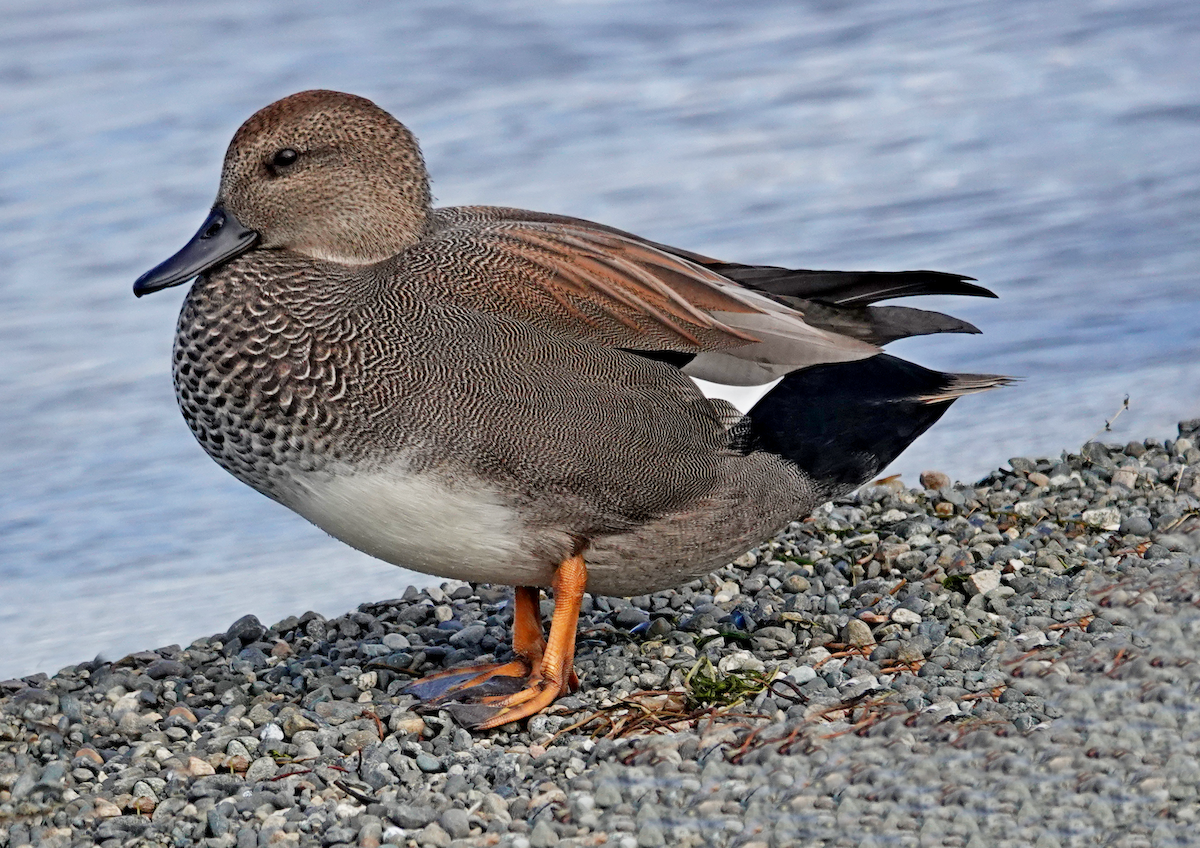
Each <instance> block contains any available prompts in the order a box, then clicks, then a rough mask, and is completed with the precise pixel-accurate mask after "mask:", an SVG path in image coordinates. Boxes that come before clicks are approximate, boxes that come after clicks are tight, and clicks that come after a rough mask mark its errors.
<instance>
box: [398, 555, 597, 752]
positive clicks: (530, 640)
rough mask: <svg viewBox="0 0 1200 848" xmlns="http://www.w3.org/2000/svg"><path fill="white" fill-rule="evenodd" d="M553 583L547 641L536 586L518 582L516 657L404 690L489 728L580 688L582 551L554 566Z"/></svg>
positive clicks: (465, 721)
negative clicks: (577, 642) (578, 643)
mask: <svg viewBox="0 0 1200 848" xmlns="http://www.w3.org/2000/svg"><path fill="white" fill-rule="evenodd" d="M552 585H553V588H554V618H553V619H552V620H551V623H550V639H549V641H548V642H547V641H546V640H545V639H544V638H543V636H542V625H541V621H540V618H539V615H538V597H539V591H538V590H537V589H536V588H530V587H527V586H520V587H518V588H517V592H516V604H515V606H514V610H513V651H514V652H515V653H516V654H517V659H515V660H513V661H512V662H508V663H496V664H493V665H483V666H468V667H467V668H460V669H451V670H450V671H444V672H441V673H439V674H434V675H430V676H429V677H426V678H424V679H422V680H418V681H417V682H416V683H414V684H412V685H411V686H409V687H408V690H407V691H408V692H409V693H410V694H412V695H416V696H417V697H418V698H420V699H421V700H423V701H425V702H426V703H427V704H429V705H431V706H437V705H442V704H445V708H446V709H448V710H450V711H451V712H452V713H453V715H454V716H455V718H456V719H457V720H458V721H460V722H461V723H463V724H467V725H472V726H474V727H478V728H481V729H488V728H493V727H499V726H500V725H502V724H508V723H509V722H513V721H519V720H520V719H523V718H528V717H529V716H531V715H535V714H536V713H539V712H541V711H542V710H543V709H545V708H546V707H548V706H549V705H550V704H551V703H553V702H554V699H555V698H557V697H559V696H560V695H565V694H566V693H567V692H570V691H573V690H574V689H576V688H578V687H579V678H578V677H576V676H575V667H574V663H575V631H576V628H577V627H578V625H579V605H580V603H581V602H582V601H583V592H584V589H585V588H586V586H587V566H585V565H584V563H583V557H582V556H575V557H571V558H570V559H568V560H566V561H565V562H563V563H562V564H561V565H560V566H559V567H558V569H557V570H556V571H555V572H554V582H553V584H552ZM446 702H450V703H446Z"/></svg>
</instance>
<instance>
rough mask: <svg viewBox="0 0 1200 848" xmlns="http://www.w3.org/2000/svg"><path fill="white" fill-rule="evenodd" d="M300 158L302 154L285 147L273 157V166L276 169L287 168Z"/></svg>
mask: <svg viewBox="0 0 1200 848" xmlns="http://www.w3.org/2000/svg"><path fill="white" fill-rule="evenodd" d="M299 158H300V154H299V153H297V152H296V151H295V150H293V149H292V148H290V147H285V148H283V150H280V151H279V152H278V153H276V154H275V155H274V156H272V157H271V164H272V165H274V166H275V167H276V168H286V167H287V166H288V165H291V164H293V163H294V162H295V161H296V160H297V159H299Z"/></svg>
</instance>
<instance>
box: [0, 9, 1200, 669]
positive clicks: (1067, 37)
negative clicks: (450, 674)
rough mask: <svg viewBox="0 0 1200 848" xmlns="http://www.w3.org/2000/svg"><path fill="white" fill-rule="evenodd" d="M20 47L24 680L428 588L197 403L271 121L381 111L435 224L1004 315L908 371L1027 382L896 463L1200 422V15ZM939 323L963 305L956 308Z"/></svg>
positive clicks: (327, 25)
mask: <svg viewBox="0 0 1200 848" xmlns="http://www.w3.org/2000/svg"><path fill="white" fill-rule="evenodd" d="M3 19H4V26H3V27H2V28H0V410H2V411H0V646H2V647H3V650H0V677H4V676H9V675H16V674H28V673H32V672H34V671H42V670H45V671H53V670H54V669H56V668H58V667H59V666H61V665H64V664H67V663H69V662H77V661H80V660H83V659H87V658H90V657H92V656H94V655H95V654H96V653H98V652H103V653H104V654H105V655H107V656H109V657H116V656H120V655H121V654H122V653H123V652H127V651H130V650H136V649H140V648H146V647H150V646H156V645H161V644H167V643H171V642H181V643H186V642H188V641H190V640H191V639H193V638H196V637H197V636H200V635H203V634H207V633H210V632H213V631H216V630H219V629H223V628H224V627H225V626H226V625H227V624H228V623H229V622H231V621H232V620H233V619H234V618H236V617H237V616H239V615H241V614H243V613H245V612H254V613H256V614H258V615H259V616H260V617H262V618H264V619H272V620H273V619H278V618H281V617H283V616H284V615H287V614H292V613H300V612H303V611H304V610H306V609H309V608H313V609H317V610H320V611H322V612H325V613H327V614H329V613H338V612H342V611H344V610H346V609H348V608H350V607H351V606H353V605H354V604H356V603H358V602H360V601H363V600H368V599H381V598H386V597H396V596H398V595H400V594H401V593H402V592H403V590H404V588H405V586H406V585H408V583H409V581H410V580H412V579H414V576H413V575H411V574H408V573H407V572H403V571H401V570H399V569H395V568H392V567H390V566H385V565H382V564H379V563H376V562H374V561H372V560H370V559H368V558H367V557H365V556H361V555H359V554H357V553H355V552H353V551H349V550H347V549H345V548H344V547H343V546H341V545H339V544H338V543H336V542H333V541H332V540H330V539H328V538H327V537H325V536H324V535H323V534H322V533H320V532H319V531H317V530H316V529H314V528H313V527H311V526H309V525H307V524H306V523H305V522H304V521H302V520H301V519H299V518H297V517H295V516H293V515H291V514H290V513H288V512H287V511H286V510H284V509H282V508H281V507H278V506H276V505H275V504H273V503H270V502H269V501H267V500H266V499H264V498H262V497H260V496H259V495H257V494H255V493H254V492H252V491H250V490H249V489H247V488H245V487H243V486H242V485H241V484H239V483H237V482H236V481H234V480H233V479H232V478H230V477H228V476H226V475H225V473H224V472H222V471H221V470H220V469H219V468H217V467H216V465H214V464H213V463H212V462H211V461H210V460H208V458H207V457H206V456H205V455H204V454H203V453H202V452H201V450H200V449H199V448H198V447H197V446H196V445H195V444H194V442H193V440H192V438H191V435H190V434H189V433H188V431H187V429H186V427H185V425H184V423H183V421H182V419H181V418H180V416H179V413H178V411H177V410H176V408H175V402H174V398H173V395H172V391H171V386H170V376H169V351H170V344H171V335H172V330H173V325H174V319H175V314H176V311H177V309H178V304H179V300H180V296H181V291H180V290H177V289H176V290H171V291H170V292H166V293H163V294H160V295H157V296H155V297H151V298H147V299H145V300H143V301H135V300H134V299H133V297H132V295H131V294H130V285H131V283H132V281H133V279H134V278H135V277H136V276H137V275H138V274H139V273H141V272H142V271H144V270H146V269H147V268H149V267H150V266H151V265H154V264H156V263H157V262H158V261H160V260H161V259H163V258H165V257H166V256H167V255H168V254H170V253H171V252H173V251H174V250H175V249H176V248H178V247H179V246H180V245H181V244H182V243H183V240H184V239H186V238H187V237H188V236H190V234H191V233H192V232H193V231H194V229H195V227H196V226H198V224H199V222H200V221H201V220H202V218H203V216H204V213H205V211H206V210H207V207H208V205H209V204H210V203H211V201H212V198H213V196H214V194H215V191H216V185H217V178H218V173H219V167H220V162H221V158H222V156H223V153H224V149H225V145H226V144H227V142H228V140H229V138H230V136H231V135H232V133H233V131H234V130H235V129H236V128H237V126H238V125H239V124H240V123H241V121H242V120H244V119H245V118H246V117H247V116H248V115H249V114H250V113H251V112H253V111H254V110H255V109H257V108H259V107H261V106H263V105H265V104H267V103H269V102H271V101H272V100H275V99H277V98H279V97H281V96H284V95H286V94H289V93H292V92H294V91H298V90H300V89H304V88H313V87H327V88H338V89H342V90H346V91H353V92H356V93H359V94H363V95H365V96H368V97H371V98H372V99H374V100H376V101H377V102H378V103H380V104H381V105H383V106H384V107H386V108H388V109H389V110H391V111H392V112H393V113H395V114H396V115H397V116H398V117H400V118H401V119H402V120H403V121H405V122H406V123H407V124H408V125H409V126H411V127H412V128H413V129H414V131H415V132H416V133H417V134H418V136H419V137H420V138H421V140H422V143H423V146H424V150H425V155H426V158H427V160H428V163H429V166H430V169H431V171H432V173H433V176H434V190H435V193H436V194H437V195H438V199H439V201H440V202H441V203H443V204H457V203H498V204H506V205H514V206H524V207H529V208H534V209H540V210H545V211H553V212H561V213H567V214H572V215H578V216H582V217H585V218H592V219H595V220H599V221H603V222H605V223H608V224H612V225H615V226H618V227H622V228H624V229H628V230H633V231H635V232H638V233H642V234H644V235H646V236H649V237H651V238H653V239H656V240H659V241H664V242H668V243H673V244H678V245H680V246H684V247H689V248H692V249H695V250H699V251H702V252H705V253H708V254H712V255H717V256H722V257H728V258H730V259H735V260H740V261H749V262H762V263H772V264H781V265H794V266H799V267H817V268H822V267H831V268H866V269H899V268H935V269H941V270H948V271H957V272H961V273H965V274H970V275H972V276H974V277H978V278H979V279H980V280H981V281H983V282H984V284H986V285H988V286H989V287H991V288H993V289H995V290H996V291H997V292H998V293H999V294H1000V295H1001V296H1002V299H1001V300H999V301H962V302H954V303H946V304H941V305H942V306H943V307H946V308H952V310H953V311H954V313H955V314H958V315H960V316H962V317H964V318H967V319H968V320H971V321H973V322H975V323H977V324H978V325H979V326H980V327H981V328H982V329H983V330H984V331H985V335H984V336H982V337H961V336H960V337H949V338H942V339H933V340H919V341H910V342H905V343H902V344H900V345H897V346H896V348H895V349H896V350H897V352H899V353H901V354H903V355H907V356H911V357H913V358H916V359H919V360H920V361H921V362H923V363H925V364H928V365H932V366H936V367H943V368H952V369H956V370H978V371H998V372H1004V373H1010V374H1018V375H1023V376H1025V377H1026V380H1025V382H1024V383H1023V384H1021V385H1020V386H1019V387H1017V388H1014V389H1010V390H1007V391H1004V392H995V393H992V394H991V395H989V396H986V397H979V398H969V399H967V400H965V401H962V402H961V403H959V404H958V405H957V406H956V407H955V408H954V409H953V410H952V411H951V412H950V414H948V415H947V416H946V417H945V418H944V419H943V421H942V422H941V423H940V424H939V425H938V427H936V428H935V429H934V431H932V432H931V433H930V434H928V435H927V436H926V437H924V438H923V439H922V440H921V441H920V442H919V443H918V444H917V445H916V446H915V447H914V448H913V449H911V451H910V452H909V453H907V454H906V455H905V456H904V457H902V458H901V459H900V460H899V461H898V463H897V464H896V469H897V470H899V471H902V472H903V473H904V474H905V475H906V477H908V478H909V479H915V476H916V474H917V473H918V472H919V471H920V470H921V469H923V468H927V467H936V468H940V469H942V470H944V471H946V472H948V473H950V474H952V475H953V476H956V477H960V478H970V477H975V476H978V475H981V474H983V473H985V472H986V471H988V470H989V469H991V468H992V467H995V466H997V465H999V464H1001V463H1003V462H1004V461H1005V460H1006V459H1007V458H1008V457H1009V456H1013V455H1018V454H1021V455H1026V454H1030V453H1039V454H1057V453H1058V452H1059V451H1061V450H1062V449H1064V448H1075V447H1078V446H1079V445H1080V444H1081V443H1082V442H1083V441H1084V440H1085V439H1086V438H1088V437H1089V436H1090V435H1092V434H1093V433H1095V432H1096V431H1097V430H1098V429H1100V428H1101V427H1102V426H1103V424H1104V420H1105V418H1108V417H1111V415H1112V414H1113V413H1114V412H1115V411H1116V410H1117V408H1118V407H1119V405H1120V402H1121V399H1122V397H1123V396H1124V395H1125V394H1129V395H1130V396H1131V398H1132V407H1131V409H1130V411H1129V412H1127V413H1125V414H1124V415H1123V416H1122V417H1121V418H1120V419H1119V420H1118V421H1117V423H1116V425H1115V427H1114V430H1115V432H1114V434H1112V435H1111V436H1110V438H1112V439H1114V440H1124V439H1127V438H1131V437H1134V436H1138V437H1142V436H1145V435H1151V434H1153V435H1159V436H1169V435H1171V434H1172V433H1173V430H1174V422H1175V421H1176V420H1177V419H1179V418H1187V417H1195V416H1198V415H1200V285H1197V279H1198V278H1200V215H1198V214H1197V213H1198V211H1200V209H1198V207H1200V7H1198V6H1196V5H1195V4H1194V3H1191V2H1147V3H1133V2H1107V3H1070V2H1061V3H1054V4H1048V3H1041V2H1008V3H1005V4H997V3H992V2H977V3H956V4H951V5H945V6H944V5H941V4H937V3H928V2H924V0H881V1H880V2H859V3H807V4H799V3H796V2H794V0H785V1H783V2H743V3H738V4H731V3H715V2H712V3H698V2H691V0H678V1H677V2H662V3H648V2H636V3H634V2H630V3H623V2H576V3H558V4H548V3H545V2H533V1H532V0H510V2H500V3H496V2H487V3H485V2H477V3H460V4H453V3H443V2H437V3H434V2H426V3H421V2H412V0H408V2H405V3H403V4H385V3H368V2H359V3H354V2H350V3H342V4H337V6H336V9H334V8H333V4H327V3H316V2H295V1H294V0H287V2H282V0H280V1H279V2H260V3H254V4H246V3H242V2H228V1H227V0H209V2H206V3H203V4H186V5H185V4H165V3H135V2H110V3H106V4H94V3H85V2H78V3H66V2H63V3H58V4H55V5H54V6H50V5H48V4H45V3H40V2H38V3H34V2H11V0H10V2H7V3H5V4H4V5H3ZM935 305H936V304H935Z"/></svg>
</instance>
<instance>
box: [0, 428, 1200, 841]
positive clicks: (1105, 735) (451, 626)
mask: <svg viewBox="0 0 1200 848" xmlns="http://www.w3.org/2000/svg"><path fill="white" fill-rule="evenodd" d="M1179 431H1180V432H1179V438H1178V439H1175V440H1168V441H1166V442H1165V443H1164V442H1160V441H1158V440H1155V439H1150V440H1147V441H1145V442H1134V443H1130V444H1128V445H1126V446H1104V445H1101V444H1097V443H1090V444H1088V445H1087V446H1086V447H1085V448H1084V449H1083V451H1082V452H1081V454H1078V455H1075V454H1065V455H1063V456H1062V457H1060V458H1058V459H1049V460H1047V459H1024V458H1016V459H1012V460H1010V461H1009V462H1008V463H1006V464H1005V467H1004V468H1003V469H1002V470H1000V471H997V472H995V473H993V474H992V475H991V476H989V477H987V478H986V479H984V480H982V481H980V482H978V483H976V484H974V485H964V484H951V483H950V481H948V480H947V479H946V478H945V477H944V476H943V475H940V474H937V473H934V472H927V473H926V474H924V475H922V479H921V486H919V487H916V488H906V487H905V486H904V485H903V484H901V483H900V482H899V481H896V480H884V481H880V482H879V483H877V484H875V485H870V486H866V487H864V488H863V489H861V490H860V491H859V492H857V493H856V494H855V495H853V496H851V497H850V498H847V499H844V500H842V501H838V502H836V503H834V504H832V505H830V506H828V507H825V508H822V509H820V510H818V512H817V514H816V515H814V516H813V517H811V518H808V519H805V520H803V521H797V522H794V523H792V524H791V525H790V526H789V528H788V529H787V531H786V532H785V533H783V534H782V535H780V536H779V537H777V538H776V539H774V540H773V541H771V542H769V543H768V544H766V545H764V546H763V547H761V548H759V549H758V550H756V551H754V552H753V553H750V554H747V555H745V556H743V557H742V558H740V559H739V560H738V561H737V562H735V563H733V564H731V565H730V566H727V567H726V568H724V569H722V570H721V571H719V572H716V573H714V574H712V575H709V576H708V577H706V578H704V579H703V580H701V581H697V582H695V583H692V584H689V585H688V586H686V587H684V588H682V589H679V590H676V591H673V592H662V593H659V594H656V595H651V596H646V597H639V598H633V599H617V598H603V597H596V598H591V597H589V598H587V599H586V600H585V603H584V614H583V616H582V618H581V621H580V641H579V649H578V656H577V668H578V671H579V677H580V679H581V680H582V682H583V689H582V691H580V692H579V693H578V694H576V695H572V696H570V697H568V698H564V699H562V700H560V701H559V702H558V703H557V704H556V705H555V706H554V707H553V708H552V709H551V710H550V711H549V712H548V713H546V714H544V715H540V716H537V717H535V718H534V719H532V720H530V721H529V722H528V723H527V726H525V725H518V726H516V727H514V728H507V729H505V728H502V729H500V730H499V731H489V732H484V733H476V734H472V733H469V732H468V731H466V730H464V729H462V727H461V726H459V725H458V724H457V723H456V721H455V718H454V716H453V715H452V714H451V713H449V712H446V711H444V710H443V711H433V712H428V713H422V712H420V711H419V710H418V709H417V705H416V704H415V703H414V702H413V700H412V698H410V697H408V696H406V695H404V694H402V690H403V688H404V687H405V685H406V684H407V683H408V682H409V681H410V680H412V679H413V678H414V677H419V676H421V675H423V674H426V673H428V672H431V671H435V670H438V669H439V668H441V667H447V666H452V665H455V664H458V663H462V662H467V661H475V660H478V659H480V658H481V657H485V656H490V655H491V654H493V653H496V654H498V655H503V654H504V652H505V650H506V645H507V642H508V631H507V626H506V623H507V621H508V620H509V616H510V614H511V612H510V599H511V592H510V590H508V589H506V588H504V587H491V586H482V585H481V586H467V585H452V584H445V585H443V587H442V588H441V589H436V588H435V589H429V590H427V591H420V592H418V591H416V590H410V591H409V592H408V593H406V595H405V596H404V598H402V599H400V600H394V601H385V602H380V603H377V604H371V605H366V606H363V607H361V608H359V610H357V611H355V612H352V613H349V614H347V615H344V616H342V617H340V618H336V619H329V620H326V619H324V618H323V617H321V616H320V615H317V614H315V613H306V614H304V615H301V616H299V617H293V618H288V619H286V620H284V621H281V622H279V623H277V624H275V625H274V626H271V627H266V626H264V625H263V624H261V623H260V622H259V621H258V620H257V619H255V618H253V617H252V616H248V617H246V618H243V619H240V620H239V621H237V622H235V623H234V624H233V625H232V626H231V627H230V628H229V630H228V631H227V632H225V633H222V634H218V635H215V636H212V637H209V638H207V639H199V640H197V641H196V642H194V643H192V644H191V645H189V646H187V647H184V648H180V647H179V646H169V647H165V648H160V649H158V650H155V651H145V652H142V653H137V654H133V655H130V656H128V657H125V658H123V659H120V660H118V661H116V662H100V661H96V662H85V663H81V664H80V665H77V666H71V667H68V668H64V669H62V670H61V671H59V672H58V673H57V674H56V675H54V676H53V677H48V676H47V675H44V674H39V675H34V676H31V677H26V678H23V679H21V680H8V681H0V845H7V846H13V848H16V846H23V845H29V844H32V845H45V846H67V845H91V844H100V845H103V846H106V848H108V846H121V845H180V846H182V845H194V844H200V845H207V846H213V848H235V846H237V848H251V846H256V845H257V846H269V845H279V846H288V845H321V846H341V845H358V846H364V848H366V847H368V846H378V845H385V844H386V845H408V846H448V845H463V846H468V845H470V846H475V845H478V846H493V845H501V846H505V845H507V846H514V848H527V847H528V846H533V848H545V846H551V845H563V846H571V845H574V846H601V845H613V846H623V848H625V847H627V848H656V846H689V845H718V846H726V845H728V846H744V847H745V848H766V846H788V845H796V844H805V845H831V846H832V845H837V846H842V845H845V846H863V848H867V846H885V845H886V846H893V845H895V846H940V845H955V846H972V848H974V846H1009V845H1011V846H1029V845H1034V846H1039V848H1051V846H1076V845H1109V846H1165V845H1194V844H1196V842H1197V836H1196V833H1197V829H1198V828H1200V791H1198V790H1200V420H1195V421H1190V422H1183V423H1181V424H1180V427H1179ZM181 601H182V599H181ZM131 607H132V609H131V610H130V611H129V614H136V598H134V597H131ZM63 626H69V623H66V622H64V625H63ZM80 653H81V654H86V653H87V651H86V646H84V645H81V646H80Z"/></svg>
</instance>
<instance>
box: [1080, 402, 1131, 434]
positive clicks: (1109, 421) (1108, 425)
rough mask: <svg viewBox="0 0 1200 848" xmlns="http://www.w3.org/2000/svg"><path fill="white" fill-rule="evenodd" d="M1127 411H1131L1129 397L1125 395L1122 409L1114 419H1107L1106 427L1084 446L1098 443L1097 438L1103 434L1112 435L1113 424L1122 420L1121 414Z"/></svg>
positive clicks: (1098, 431)
mask: <svg viewBox="0 0 1200 848" xmlns="http://www.w3.org/2000/svg"><path fill="white" fill-rule="evenodd" d="M1127 409H1129V395H1125V400H1123V401H1121V408H1120V409H1118V410H1117V411H1116V414H1115V415H1113V417H1112V418H1107V419H1105V421H1104V426H1103V427H1101V428H1100V429H1099V430H1097V431H1096V432H1095V433H1093V434H1092V436H1091V438H1090V439H1087V440H1085V441H1084V444H1085V445H1087V444H1089V443H1091V442H1094V441H1096V437H1097V436H1099V435H1100V434H1101V433H1111V432H1112V425H1113V422H1114V421H1116V420H1117V419H1118V418H1120V417H1121V413H1122V412H1124V411H1125V410H1127Z"/></svg>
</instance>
